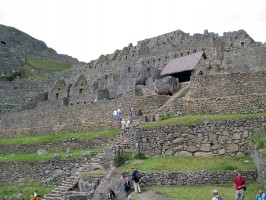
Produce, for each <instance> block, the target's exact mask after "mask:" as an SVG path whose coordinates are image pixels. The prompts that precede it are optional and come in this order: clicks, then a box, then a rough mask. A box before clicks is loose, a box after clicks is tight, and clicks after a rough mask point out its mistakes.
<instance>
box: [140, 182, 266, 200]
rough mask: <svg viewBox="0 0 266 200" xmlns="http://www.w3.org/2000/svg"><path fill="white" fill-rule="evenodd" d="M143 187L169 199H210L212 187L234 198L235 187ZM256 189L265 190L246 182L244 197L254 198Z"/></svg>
mask: <svg viewBox="0 0 266 200" xmlns="http://www.w3.org/2000/svg"><path fill="white" fill-rule="evenodd" d="M143 189H144V190H152V191H154V192H155V193H158V194H161V195H163V196H165V197H167V198H169V200H192V199H197V200H208V199H209V200H210V199H211V198H212V191H213V190H214V189H216V190H218V191H219V195H220V196H221V197H222V198H223V199H225V200H233V199H235V197H234V196H235V189H234V187H233V183H231V184H230V183H229V184H220V185H197V186H153V187H148V188H143ZM258 190H262V191H265V189H263V188H262V187H261V186H260V185H259V184H258V183H255V182H250V183H247V190H246V193H245V199H247V200H252V199H255V196H256V194H257V192H258ZM136 199H137V198H136Z"/></svg>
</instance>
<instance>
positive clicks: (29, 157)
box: [0, 147, 103, 162]
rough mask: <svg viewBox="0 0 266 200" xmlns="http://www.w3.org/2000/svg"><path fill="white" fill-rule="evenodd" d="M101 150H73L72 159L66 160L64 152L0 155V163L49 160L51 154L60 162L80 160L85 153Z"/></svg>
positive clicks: (99, 149) (100, 149)
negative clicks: (58, 158) (59, 156)
mask: <svg viewBox="0 0 266 200" xmlns="http://www.w3.org/2000/svg"><path fill="white" fill-rule="evenodd" d="M102 150H103V147H99V148H93V149H88V150H73V151H72V157H70V158H66V156H67V153H66V152H48V153H47V154H45V155H38V154H37V153H28V154H10V155H0V162H11V161H36V160H39V161H41V160H51V159H52V155H53V154H55V153H56V154H60V155H61V158H60V159H61V160H67V159H73V158H82V157H84V156H83V153H84V152H85V151H90V152H91V153H99V152H100V151H102Z"/></svg>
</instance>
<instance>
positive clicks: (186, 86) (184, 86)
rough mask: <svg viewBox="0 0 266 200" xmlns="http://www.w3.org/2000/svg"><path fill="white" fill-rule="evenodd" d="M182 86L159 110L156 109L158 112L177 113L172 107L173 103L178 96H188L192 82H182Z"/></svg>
mask: <svg viewBox="0 0 266 200" xmlns="http://www.w3.org/2000/svg"><path fill="white" fill-rule="evenodd" d="M180 86H181V87H180V90H179V91H178V92H177V93H175V94H174V95H173V96H171V97H170V98H169V99H168V100H167V101H166V102H165V104H164V105H163V106H161V107H160V108H159V109H158V110H156V112H157V113H166V112H170V113H175V111H174V110H172V108H171V103H172V102H173V101H175V100H176V99H178V98H181V97H184V96H186V94H187V93H188V92H189V89H190V82H185V83H182V84H180Z"/></svg>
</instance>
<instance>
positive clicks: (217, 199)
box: [212, 190, 223, 200]
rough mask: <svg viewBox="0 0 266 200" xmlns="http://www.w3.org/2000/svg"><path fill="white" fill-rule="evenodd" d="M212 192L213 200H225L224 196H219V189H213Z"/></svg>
mask: <svg viewBox="0 0 266 200" xmlns="http://www.w3.org/2000/svg"><path fill="white" fill-rule="evenodd" d="M212 194H213V197H212V200H223V198H222V197H220V196H219V191H218V190H213V191H212Z"/></svg>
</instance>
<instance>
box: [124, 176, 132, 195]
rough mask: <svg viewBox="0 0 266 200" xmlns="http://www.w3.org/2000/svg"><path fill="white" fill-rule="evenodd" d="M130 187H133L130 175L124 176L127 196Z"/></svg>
mask: <svg viewBox="0 0 266 200" xmlns="http://www.w3.org/2000/svg"><path fill="white" fill-rule="evenodd" d="M130 189H131V183H130V181H129V180H128V177H124V190H125V192H126V194H127V196H128V195H129V191H130Z"/></svg>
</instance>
